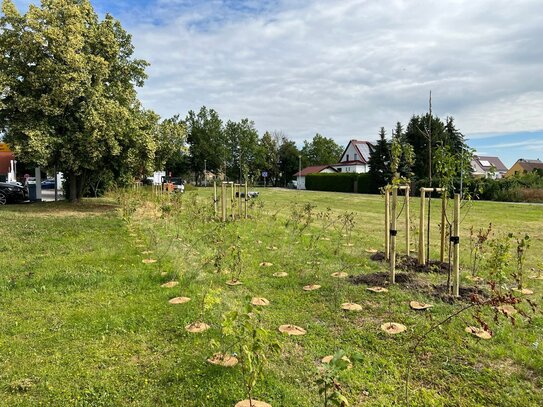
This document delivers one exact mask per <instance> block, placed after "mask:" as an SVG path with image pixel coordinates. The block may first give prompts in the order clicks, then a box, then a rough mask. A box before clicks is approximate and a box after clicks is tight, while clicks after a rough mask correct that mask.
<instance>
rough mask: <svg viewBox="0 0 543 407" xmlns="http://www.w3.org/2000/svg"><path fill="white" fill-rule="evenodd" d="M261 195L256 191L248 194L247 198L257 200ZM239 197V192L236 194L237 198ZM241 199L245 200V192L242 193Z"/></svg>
mask: <svg viewBox="0 0 543 407" xmlns="http://www.w3.org/2000/svg"><path fill="white" fill-rule="evenodd" d="M258 195H259V192H255V191H248V192H247V197H248V198H256V197H257V196H258ZM238 196H239V192H236V198H237V197H238ZM241 197H242V198H245V192H243V191H242V192H241Z"/></svg>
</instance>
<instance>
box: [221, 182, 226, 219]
mask: <svg viewBox="0 0 543 407" xmlns="http://www.w3.org/2000/svg"><path fill="white" fill-rule="evenodd" d="M221 212H222V221H223V222H226V185H225V184H224V183H222V184H221Z"/></svg>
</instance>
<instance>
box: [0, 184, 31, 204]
mask: <svg viewBox="0 0 543 407" xmlns="http://www.w3.org/2000/svg"><path fill="white" fill-rule="evenodd" d="M27 200H28V189H27V188H26V187H22V186H20V185H17V184H8V183H6V182H0V205H5V204H7V203H10V202H24V201H27Z"/></svg>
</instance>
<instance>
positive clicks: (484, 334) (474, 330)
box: [465, 326, 492, 339]
mask: <svg viewBox="0 0 543 407" xmlns="http://www.w3.org/2000/svg"><path fill="white" fill-rule="evenodd" d="M465 331H466V332H467V333H468V334H472V335H473V336H476V337H478V338H481V339H491V338H492V334H491V333H490V332H488V331H485V330H484V329H481V328H478V327H476V326H467V327H466V329H465Z"/></svg>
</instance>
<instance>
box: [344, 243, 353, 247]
mask: <svg viewBox="0 0 543 407" xmlns="http://www.w3.org/2000/svg"><path fill="white" fill-rule="evenodd" d="M343 246H345V247H353V246H354V243H343Z"/></svg>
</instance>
